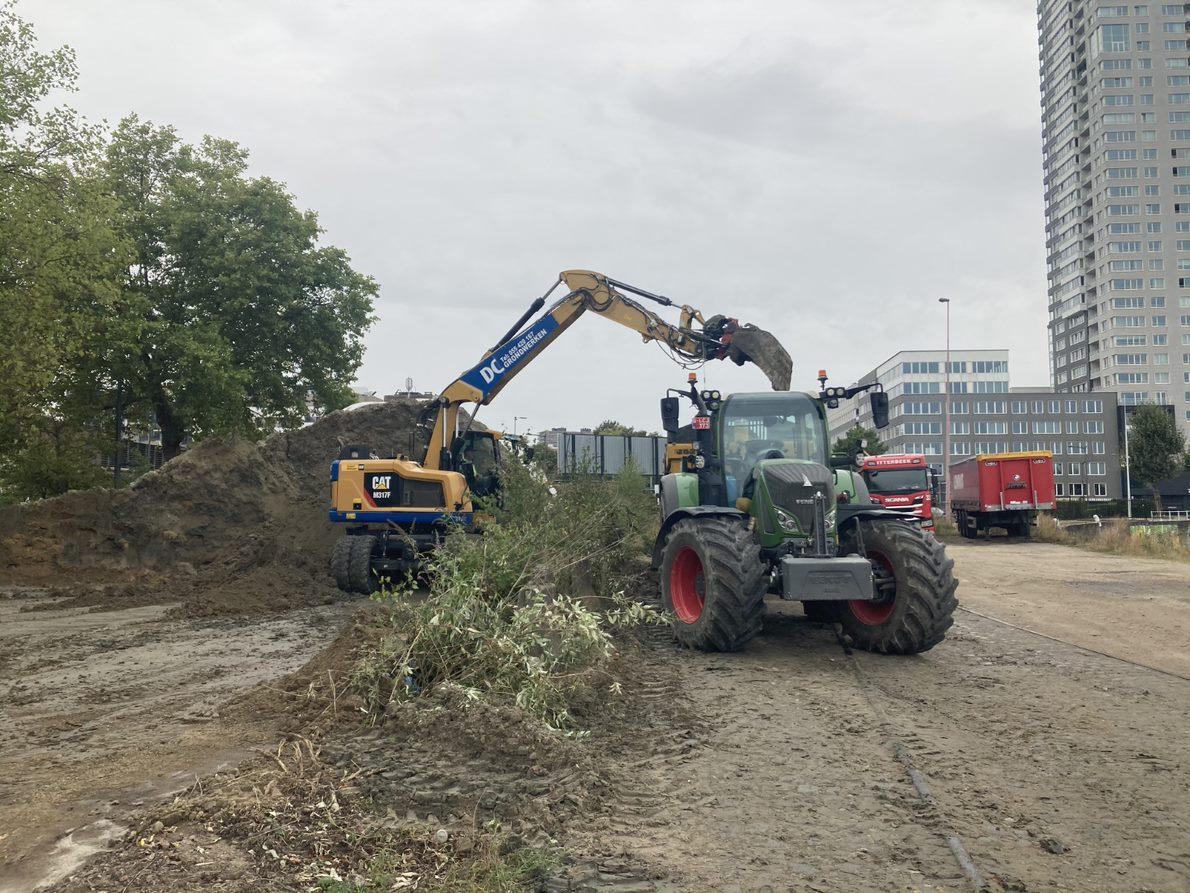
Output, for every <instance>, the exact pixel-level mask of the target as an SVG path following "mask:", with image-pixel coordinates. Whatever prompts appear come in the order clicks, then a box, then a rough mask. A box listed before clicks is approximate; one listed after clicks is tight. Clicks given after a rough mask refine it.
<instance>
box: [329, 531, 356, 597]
mask: <svg viewBox="0 0 1190 893" xmlns="http://www.w3.org/2000/svg"><path fill="white" fill-rule="evenodd" d="M354 539H355V537H353V536H342V537H340V538H339V540H338V542H336V543H335V547H334V549H332V550H331V576H332V577H334V578H335V585H336V586H338V587H339V588H340V589H342V590H343V591H344V592H351V571H350V567H351V547H352V545H353V540H354Z"/></svg>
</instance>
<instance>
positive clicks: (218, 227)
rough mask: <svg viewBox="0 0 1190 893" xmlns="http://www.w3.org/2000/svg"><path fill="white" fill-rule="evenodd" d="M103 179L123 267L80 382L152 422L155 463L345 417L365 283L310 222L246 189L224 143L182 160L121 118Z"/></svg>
mask: <svg viewBox="0 0 1190 893" xmlns="http://www.w3.org/2000/svg"><path fill="white" fill-rule="evenodd" d="M106 167H107V175H108V182H109V188H110V191H111V193H112V194H113V195H114V196H115V198H116V201H117V203H118V208H119V211H118V223H119V227H120V229H121V232H122V234H123V236H124V237H125V238H126V239H127V241H128V242H129V243H130V244H131V245H132V246H133V257H132V259H131V263H129V264H128V265H127V267H126V269H125V272H124V277H123V283H122V286H123V288H122V294H121V297H120V308H119V309H120V312H119V313H117V314H115V315H114V316H113V317H112V318H111V320H110V323H109V325H108V326H107V327H106V329H105V331H104V332H103V338H102V344H97V345H96V351H95V354H94V360H95V363H96V365H97V367H98V368H97V369H96V370H95V371H96V372H99V373H102V375H103V376H105V377H106V378H107V379H108V385H109V387H111V388H114V389H118V390H119V392H120V393H121V394H122V395H123V399H124V401H125V403H126V404H127V406H128V407H129V409H130V410H132V411H136V410H137V409H138V408H139V409H141V410H142V411H145V412H146V413H148V414H151V415H152V417H153V418H155V420H156V422H157V424H158V425H159V426H160V428H161V434H162V442H163V449H164V452H165V455H166V457H167V458H168V457H172V456H173V455H175V454H176V453H177V452H178V450H179V448H180V446H181V444H182V441H183V440H184V439H185V438H186V437H188V436H201V435H205V434H209V433H219V432H226V431H235V430H242V431H263V430H269V429H270V428H272V427H274V426H277V425H292V424H296V423H298V422H300V420H301V419H302V417H303V416H304V415H305V414H306V413H307V412H308V411H309V409H310V408H312V407H313V408H321V409H328V408H337V407H339V406H342V405H345V404H346V403H347V402H350V397H351V392H350V388H349V385H350V383H351V381H352V379H353V377H354V375H355V372H356V370H357V369H358V367H359V364H360V360H361V358H362V353H363V345H362V341H361V338H362V335H363V332H364V331H365V329H366V328H367V327H368V326H369V325H370V324H371V322H372V320H373V317H372V299H373V298H374V297H375V295H376V284H375V282H374V281H373V280H372V279H371V278H370V277H367V276H364V275H361V274H360V273H357V272H356V271H355V270H353V269H352V268H351V265H350V263H349V261H348V257H347V255H346V253H345V252H343V251H342V250H340V249H338V248H334V247H329V246H320V245H319V244H318V240H319V236H320V234H321V229H320V228H319V226H318V220H317V217H316V216H315V214H314V213H313V212H311V211H302V210H299V209H298V208H297V207H296V205H295V203H294V199H293V197H292V196H291V195H289V193H287V192H286V191H285V189H284V187H283V186H282V185H281V184H280V183H278V182H276V181H274V180H271V179H269V178H267V177H252V176H249V174H248V170H247V152H246V151H245V150H244V149H242V148H241V147H240V146H238V145H236V144H235V143H232V142H228V141H225V140H217V139H212V138H210V137H207V138H205V139H204V140H203V141H202V143H201V144H199V145H197V146H194V145H190V144H187V143H185V142H184V141H182V140H181V139H180V138H179V137H178V135H177V133H176V132H175V131H174V130H173V128H171V127H158V126H155V125H153V124H151V123H148V122H143V121H141V120H139V119H138V118H136V117H135V116H131V117H128V118H126V119H124V120H123V121H121V122H120V124H119V126H118V127H117V128H116V130H115V132H114V133H113V134H112V138H111V141H110V144H109V146H108V149H107V158H106ZM88 371H89V370H88ZM94 377H95V376H94V375H90V374H84V376H83V381H86V380H93V379H94ZM80 384H82V382H80Z"/></svg>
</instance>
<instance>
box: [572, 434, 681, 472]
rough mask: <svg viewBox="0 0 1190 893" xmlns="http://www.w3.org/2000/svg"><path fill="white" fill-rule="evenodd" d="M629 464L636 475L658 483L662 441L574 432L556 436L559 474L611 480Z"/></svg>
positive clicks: (661, 465)
mask: <svg viewBox="0 0 1190 893" xmlns="http://www.w3.org/2000/svg"><path fill="white" fill-rule="evenodd" d="M630 460H631V462H632V464H633V465H635V466H636V469H637V471H639V472H640V473H641V474H643V475H644V476H645V477H647V478H649V480H651V481H652V482H653V483H654V484H656V483H658V482H659V481H660V480H661V476H662V475H663V474H665V438H664V437H647V436H646V437H629V436H627V435H624V434H584V433H580V432H577V431H576V432H570V431H566V432H563V433H560V434H559V435H558V471H559V472H560V473H562V474H576V473H578V472H585V473H587V474H597V475H606V476H611V475H614V474H617V473H618V472H619V471H620V469H621V468H623V467H624V466H625V465H627V464H628V462H629V461H630Z"/></svg>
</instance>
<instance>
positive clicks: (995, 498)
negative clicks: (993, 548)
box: [950, 450, 1054, 539]
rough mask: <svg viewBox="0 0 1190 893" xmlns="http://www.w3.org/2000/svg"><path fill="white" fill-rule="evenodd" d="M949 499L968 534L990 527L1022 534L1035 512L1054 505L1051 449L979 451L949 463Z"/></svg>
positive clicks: (974, 533)
mask: <svg viewBox="0 0 1190 893" xmlns="http://www.w3.org/2000/svg"><path fill="white" fill-rule="evenodd" d="M950 504H951V507H952V509H953V511H954V514H955V523H956V524H958V528H959V533H961V534H962V535H963V536H965V537H967V538H968V539H973V538H974V537H976V536H978V535H979V533H980V532H981V531H984V530H991V529H992V528H993V527H1000V528H1002V529H1004V530H1005V531H1007V532H1008V533H1009V534H1010V535H1016V536H1028V535H1029V531H1030V528H1031V526H1032V524H1033V521H1034V519H1035V518H1036V517H1037V512H1038V511H1042V510H1047V509H1053V507H1054V456H1053V453H1050V452H1047V451H1043V450H1038V451H1036V452H1026V453H981V454H980V455H978V456H973V457H972V458H970V459H966V460H964V461H963V462H959V463H958V464H956V465H952V466H951V467H950Z"/></svg>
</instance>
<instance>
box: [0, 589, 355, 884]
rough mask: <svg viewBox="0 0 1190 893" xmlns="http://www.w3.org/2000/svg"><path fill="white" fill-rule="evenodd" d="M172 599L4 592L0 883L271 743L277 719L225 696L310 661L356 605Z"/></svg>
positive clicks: (53, 872) (43, 867)
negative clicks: (99, 599) (245, 607)
mask: <svg viewBox="0 0 1190 893" xmlns="http://www.w3.org/2000/svg"><path fill="white" fill-rule="evenodd" d="M172 607H173V606H172V605H169V604H164V605H147V606H141V607H133V608H127V609H123V610H108V611H104V610H99V611H92V610H91V609H88V608H71V609H67V610H53V609H52V600H51V599H48V598H47V597H46V595H45V594H44V593H43V592H41V591H39V590H31V589H18V588H7V589H4V590H3V591H2V592H0V816H2V819H0V891H3V893H9V891H13V893H16V891H26V890H30V889H32V888H33V887H34V886H35V885H36V884H38V883H40V882H45V881H49V880H52V879H54V878H56V877H60V876H63V875H65V874H67V873H69V871H70V870H72V869H73V868H74V867H75V866H76V865H77V864H79V862H80V861H81V860H82V859H83V858H85V857H86V856H87V855H89V854H90V853H92V852H95V851H96V850H97V849H100V848H102V847H103V845H104V844H105V843H106V842H107V841H108V840H109V839H111V838H112V837H114V836H117V835H118V834H119V833H121V831H122V821H123V817H124V815H126V814H127V813H128V812H130V811H131V810H133V809H134V808H135V807H136V806H137V804H138V803H144V802H152V801H154V800H156V799H159V798H161V797H164V796H167V795H168V794H170V793H171V792H173V791H176V790H179V789H182V788H184V787H186V786H188V785H189V784H191V783H192V782H193V781H194V778H195V776H196V774H198V775H201V774H205V773H208V772H211V771H214V770H216V769H217V768H219V767H221V766H223V765H227V764H229V763H234V762H236V761H238V760H239V759H241V758H242V757H243V755H244V754H245V753H247V752H248V750H249V749H250V748H251V747H254V746H257V745H260V744H271V743H272V742H273V740H274V739H275V726H274V725H273V724H272V723H271V722H269V721H253V720H252V719H251V718H244V717H242V716H237V717H235V718H234V719H227V718H223V717H221V716H220V713H219V708H220V705H221V704H223V703H224V702H226V701H227V700H228V698H230V697H231V696H232V695H234V694H236V693H239V692H242V691H245V690H246V689H248V688H251V687H252V686H255V685H257V684H258V683H261V682H266V681H267V680H269V679H273V678H276V677H278V676H281V675H283V674H285V673H288V672H290V671H292V670H294V669H296V668H297V667H299V666H301V665H302V664H303V663H305V662H306V661H307V660H309V659H310V657H312V656H313V655H314V654H316V653H317V652H318V651H319V650H320V649H321V648H323V647H324V646H325V645H326V644H327V643H328V642H329V641H330V640H331V639H332V638H334V636H335V634H336V633H337V632H338V631H339V629H340V628H341V626H342V622H343V619H344V618H345V617H346V616H347V614H348V613H350V611H351V610H352V607H351V606H350V605H333V606H326V607H319V608H312V609H305V610H300V611H293V612H290V613H288V614H281V615H277V614H271V615H255V616H237V617H231V618H219V619H211V620H187V619H178V618H169V619H166V618H165V616H164V615H166V613H167V612H168V611H169V610H170V608H172ZM47 608H48V610H43V609H47ZM29 609H35V610H29ZM71 829H75V830H73V832H72V833H70V834H67V832H68V831H69V830H71ZM64 835H66V836H64Z"/></svg>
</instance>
